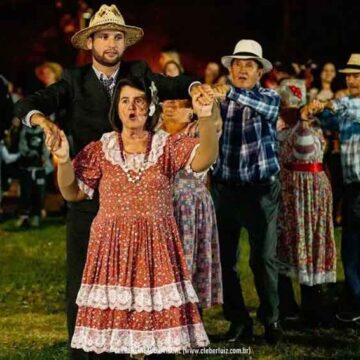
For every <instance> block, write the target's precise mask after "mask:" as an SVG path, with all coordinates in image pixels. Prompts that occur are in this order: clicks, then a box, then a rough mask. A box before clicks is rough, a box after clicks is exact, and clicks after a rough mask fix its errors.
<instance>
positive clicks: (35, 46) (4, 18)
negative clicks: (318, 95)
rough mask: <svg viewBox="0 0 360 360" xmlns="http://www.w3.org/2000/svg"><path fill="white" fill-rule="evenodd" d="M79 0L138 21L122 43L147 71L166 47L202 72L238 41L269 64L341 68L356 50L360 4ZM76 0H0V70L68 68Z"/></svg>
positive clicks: (20, 73) (16, 77) (18, 73)
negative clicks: (128, 43) (139, 34)
mask: <svg viewBox="0 0 360 360" xmlns="http://www.w3.org/2000/svg"><path fill="white" fill-rule="evenodd" d="M86 3H87V4H88V5H89V6H90V7H91V8H93V9H94V10H95V11H96V10H97V9H98V8H99V6H100V5H101V4H102V3H107V4H111V3H114V4H116V5H117V6H118V8H119V9H120V11H121V13H122V15H123V16H124V18H125V21H126V23H127V24H130V25H136V26H140V27H142V28H143V29H144V31H145V37H144V39H143V40H142V41H141V42H140V43H139V44H137V45H136V46H134V47H133V48H129V49H128V51H127V53H126V58H128V59H134V58H138V59H140V58H141V59H145V60H147V61H148V63H149V64H150V65H151V67H152V68H153V69H154V70H159V69H158V68H157V59H158V56H159V50H160V48H161V47H162V46H164V45H168V44H173V45H175V46H176V47H177V48H178V49H179V51H180V52H181V54H182V60H183V63H184V66H185V68H186V69H187V70H188V71H190V72H192V73H197V74H199V75H201V72H202V69H203V67H204V65H205V64H206V63H207V62H208V61H210V60H217V61H219V59H220V57H221V56H222V55H226V54H230V53H232V51H233V48H234V45H235V43H236V42H237V41H238V40H240V39H242V38H251V39H254V40H257V41H259V42H260V43H261V44H262V46H263V51H264V56H265V57H267V58H268V59H270V60H271V61H275V60H279V59H280V60H283V61H298V62H301V63H302V62H305V61H306V60H307V59H309V58H311V59H313V60H314V61H315V62H317V63H319V64H320V63H322V62H324V61H334V62H335V63H336V64H337V65H338V66H342V65H343V64H344V63H345V62H346V61H347V59H348V57H349V55H350V53H352V52H360V41H359V35H360V26H359V23H360V1H359V0H356V1H340V0H318V1H317V0H302V1H300V0H297V1H296V0H252V1H243V0H229V1H226V0H223V1H221V0H207V1H201V0H191V1H189V0H183V1H178V0H174V1H172V0H168V1H165V0H155V1H151V0H122V1H115V0H109V1H104V0H101V1H98V0H88V1H86ZM78 7H79V6H78V1H76V0H71V1H70V0H37V1H36V0H0V29H1V31H0V36H1V44H2V51H1V57H0V73H2V74H4V75H5V76H6V77H7V78H9V79H10V80H12V81H14V82H15V83H21V82H22V81H24V78H25V77H26V76H27V75H26V74H28V73H29V72H31V73H32V72H33V68H34V66H36V65H38V64H40V63H41V62H43V61H45V60H49V61H57V62H59V63H60V64H62V65H63V66H65V67H66V66H73V65H74V64H75V61H76V52H75V51H74V50H73V49H72V47H71V45H70V44H69V38H66V36H65V35H64V34H63V32H62V31H61V30H60V25H59V21H60V18H61V17H62V16H63V15H64V14H65V13H69V14H71V15H72V16H74V17H75V18H76V14H77V11H78Z"/></svg>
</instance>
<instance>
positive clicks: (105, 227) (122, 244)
mask: <svg viewBox="0 0 360 360" xmlns="http://www.w3.org/2000/svg"><path fill="white" fill-rule="evenodd" d="M150 90H151V92H150ZM155 92H156V89H155V88H154V85H153V84H151V87H150V88H149V86H148V85H145V84H143V83H142V82H140V81H139V80H135V79H134V80H123V81H121V82H120V83H119V85H118V87H117V90H116V91H115V94H114V95H115V96H114V102H113V107H112V109H111V112H110V121H111V122H112V125H113V128H114V130H115V131H113V132H110V133H106V134H104V135H103V136H102V138H101V139H100V140H99V141H96V142H92V143H90V144H89V145H87V146H86V147H85V148H84V149H83V150H82V151H81V152H80V153H79V154H78V155H77V156H76V158H75V159H74V161H73V163H71V161H70V160H69V151H68V143H67V141H66V138H65V136H64V135H63V134H62V141H61V147H60V149H58V150H53V153H54V154H55V155H56V156H57V157H58V159H59V172H58V181H59V187H60V190H61V193H62V195H63V196H64V198H65V199H66V200H68V201H76V200H79V199H84V198H85V197H86V196H88V197H91V196H93V194H94V192H95V191H97V190H98V192H99V196H100V208H99V211H98V214H97V216H96V218H95V219H94V222H93V224H92V227H91V235H90V242H89V248H88V255H87V260H86V265H85V269H84V273H83V278H82V284H81V288H80V291H79V294H78V297H77V304H78V306H79V311H78V315H77V322H76V328H75V333H74V336H73V338H72V343H71V346H72V347H74V348H81V349H84V350H85V351H94V352H96V353H102V352H112V353H128V354H133V355H134V354H158V353H165V352H166V353H174V352H178V351H181V350H184V349H188V348H192V347H203V346H206V345H207V344H208V343H209V342H208V338H207V335H206V333H205V330H204V327H203V324H202V321H201V318H200V316H199V312H198V309H197V305H196V303H197V302H198V298H197V295H196V293H195V291H194V289H193V286H192V284H191V276H190V274H189V271H188V269H187V266H186V262H185V258H184V254H183V250H182V244H181V240H180V238H179V234H178V229H177V226H176V222H175V218H174V213H173V205H172V190H173V189H172V186H173V181H174V177H175V175H176V173H177V172H178V171H180V170H181V169H183V168H187V169H188V170H189V171H194V172H201V171H204V170H205V169H207V168H208V167H209V166H210V165H211V164H212V163H213V161H214V160H215V158H216V156H217V151H218V145H217V143H218V139H217V134H216V127H215V125H214V122H215V120H214V118H215V117H216V116H218V112H217V111H216V112H215V111H212V106H213V98H212V93H211V91H210V90H209V94H208V96H204V95H202V96H203V97H202V99H204V100H203V101H202V102H203V103H204V101H205V102H206V101H207V103H206V105H203V106H201V105H200V102H201V99H200V97H198V98H197V99H193V102H194V107H195V109H196V111H197V112H198V116H199V117H200V120H199V122H200V125H199V128H200V139H198V140H196V139H193V138H190V137H186V136H182V135H175V136H169V135H168V134H166V133H165V132H161V133H153V131H152V129H153V127H154V125H155V123H156V115H157V113H158V109H157V104H156V102H154V98H155V96H154V93H155ZM53 140H54V139H53V138H52V137H51V136H48V138H47V143H48V146H49V147H50V148H51V145H52V142H53Z"/></svg>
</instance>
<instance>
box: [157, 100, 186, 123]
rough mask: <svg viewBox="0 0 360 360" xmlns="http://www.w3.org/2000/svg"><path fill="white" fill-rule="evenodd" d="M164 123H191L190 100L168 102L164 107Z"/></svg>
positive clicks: (164, 103) (165, 102)
mask: <svg viewBox="0 0 360 360" xmlns="http://www.w3.org/2000/svg"><path fill="white" fill-rule="evenodd" d="M162 111H163V119H164V121H170V122H175V123H178V124H180V123H182V124H187V123H189V122H190V121H191V116H192V109H191V103H190V101H189V100H166V101H164V102H163V105H162Z"/></svg>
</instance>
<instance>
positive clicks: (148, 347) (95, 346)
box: [71, 323, 209, 355]
mask: <svg viewBox="0 0 360 360" xmlns="http://www.w3.org/2000/svg"><path fill="white" fill-rule="evenodd" d="M208 344H209V339H208V337H207V335H206V332H205V330H204V326H203V324H202V323H199V324H191V325H185V326H180V327H175V328H170V329H163V330H153V331H141V330H140V331H139V330H128V329H105V330H99V329H93V328H89V327H82V326H77V327H76V328H75V332H74V335H73V338H72V340H71V347H72V348H75V349H83V350H85V351H87V352H89V351H94V352H96V353H97V354H100V353H103V352H114V353H118V354H121V353H126V354H146V355H149V354H154V353H155V354H156V353H175V352H178V351H181V350H186V349H190V348H192V347H204V346H207V345H208Z"/></svg>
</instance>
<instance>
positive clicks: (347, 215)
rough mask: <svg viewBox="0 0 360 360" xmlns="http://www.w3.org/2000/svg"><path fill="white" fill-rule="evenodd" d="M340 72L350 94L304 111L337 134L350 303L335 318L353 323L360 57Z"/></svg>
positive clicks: (358, 281) (359, 217)
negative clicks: (342, 177)
mask: <svg viewBox="0 0 360 360" xmlns="http://www.w3.org/2000/svg"><path fill="white" fill-rule="evenodd" d="M339 72H341V73H343V74H345V79H346V84H347V87H348V91H349V94H350V95H348V96H344V97H342V98H340V99H335V100H331V101H328V102H320V101H318V100H314V101H313V102H311V103H310V104H309V105H308V106H306V107H305V108H304V109H303V112H304V114H305V115H307V116H309V117H311V116H312V115H314V114H317V113H320V115H319V119H320V121H321V123H322V125H323V126H324V127H326V128H331V129H333V128H334V127H335V128H337V129H339V132H340V143H341V165H342V170H343V176H344V182H345V191H344V198H343V230H342V244H341V257H342V262H343V266H344V272H345V282H346V285H347V289H348V291H349V295H350V299H349V300H350V303H349V304H347V306H348V308H346V309H345V308H344V309H341V310H342V311H340V312H339V313H338V314H337V318H338V319H339V320H340V321H344V322H354V321H358V320H360V54H352V55H351V56H350V59H349V61H348V63H347V65H346V67H345V68H344V69H342V70H339Z"/></svg>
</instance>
